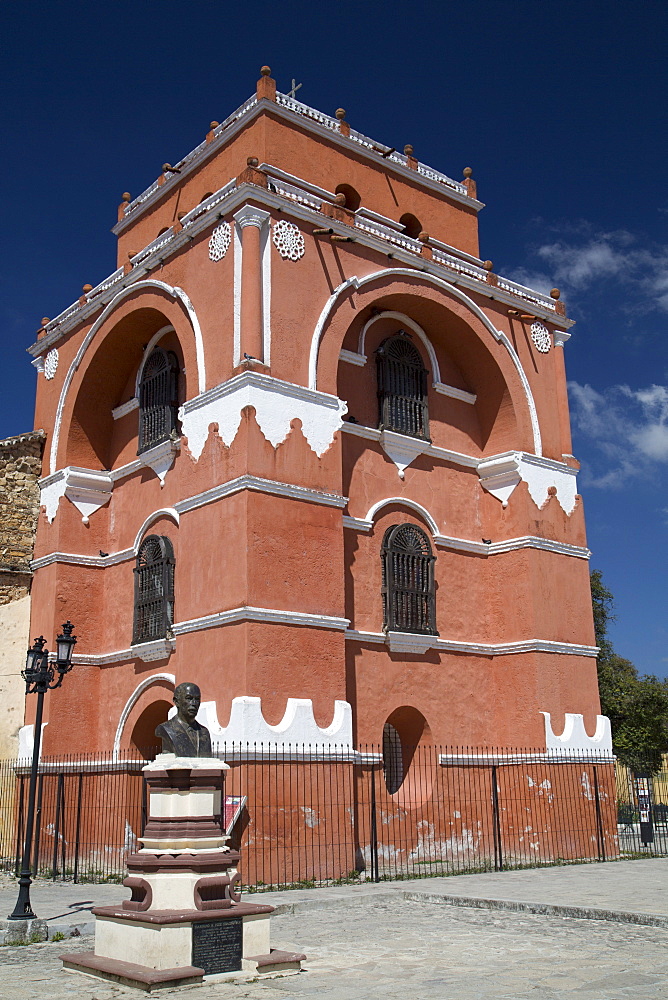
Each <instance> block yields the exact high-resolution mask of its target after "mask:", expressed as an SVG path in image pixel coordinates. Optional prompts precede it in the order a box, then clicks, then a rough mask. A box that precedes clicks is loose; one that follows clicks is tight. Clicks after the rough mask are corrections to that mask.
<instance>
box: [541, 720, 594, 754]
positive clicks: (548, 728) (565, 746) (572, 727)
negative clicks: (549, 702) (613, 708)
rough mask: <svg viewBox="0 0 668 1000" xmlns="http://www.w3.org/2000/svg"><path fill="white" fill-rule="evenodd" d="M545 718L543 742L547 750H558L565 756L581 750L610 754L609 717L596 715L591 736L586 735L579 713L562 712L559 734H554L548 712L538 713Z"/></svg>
mask: <svg viewBox="0 0 668 1000" xmlns="http://www.w3.org/2000/svg"><path fill="white" fill-rule="evenodd" d="M540 714H541V715H542V716H543V718H544V720H545V744H546V746H547V748H548V750H559V751H560V752H561V753H562V754H565V755H566V756H569V755H577V754H580V753H582V752H583V751H587V752H589V753H591V752H592V751H595V752H598V753H605V754H608V755H610V756H612V733H611V730H610V719H608V717H607V716H605V715H597V716H596V731H595V733H594V735H593V736H588V735H587V730H586V729H585V726H584V719H583V717H582V716H581V715H580V714H579V713H574V712H566V713H564V730H563V732H562V734H561V736H555V734H554V730H553V729H552V720H551V717H550V713H549V712H541V713H540Z"/></svg>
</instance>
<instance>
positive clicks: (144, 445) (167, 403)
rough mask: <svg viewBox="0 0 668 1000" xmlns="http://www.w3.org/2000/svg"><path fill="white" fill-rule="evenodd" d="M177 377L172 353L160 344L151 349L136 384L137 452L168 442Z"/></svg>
mask: <svg viewBox="0 0 668 1000" xmlns="http://www.w3.org/2000/svg"><path fill="white" fill-rule="evenodd" d="M178 379H179V366H178V361H177V359H176V355H175V354H174V353H173V352H172V351H164V350H163V349H162V348H161V347H156V348H155V350H154V351H151V353H150V355H149V356H148V358H147V359H146V364H145V365H144V370H143V372H142V377H141V383H140V386H139V447H138V448H137V454H138V455H141V453H142V452H144V451H147V450H148V449H149V448H153V447H154V445H156V444H162V442H163V441H168V440H169V439H170V437H172V436H173V435H174V433H175V432H176V420H177V418H176V413H177V410H178Z"/></svg>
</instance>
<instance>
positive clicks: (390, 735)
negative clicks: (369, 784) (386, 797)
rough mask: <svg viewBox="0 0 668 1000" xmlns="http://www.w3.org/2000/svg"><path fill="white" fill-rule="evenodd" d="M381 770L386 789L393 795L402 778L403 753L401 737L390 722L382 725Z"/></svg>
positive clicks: (399, 786) (397, 789) (398, 787)
mask: <svg viewBox="0 0 668 1000" xmlns="http://www.w3.org/2000/svg"><path fill="white" fill-rule="evenodd" d="M383 770H384V772H385V785H386V787H387V790H388V792H389V793H390V795H394V793H395V792H398V791H399V789H400V788H401V785H402V783H403V780H404V754H403V749H402V746H401V737H400V736H399V733H398V732H397V730H396V729H395V727H394V726H393V725H392V723H391V722H386V723H385V725H384V726H383Z"/></svg>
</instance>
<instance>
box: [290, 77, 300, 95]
mask: <svg viewBox="0 0 668 1000" xmlns="http://www.w3.org/2000/svg"><path fill="white" fill-rule="evenodd" d="M300 87H301V83H297V81H296V80H295V78H294V77H293V78H292V89H291V90H289V91H288V97H291V98H292V99H293V100H294V97H295V94H296V93H297V91H298V90H299V88H300Z"/></svg>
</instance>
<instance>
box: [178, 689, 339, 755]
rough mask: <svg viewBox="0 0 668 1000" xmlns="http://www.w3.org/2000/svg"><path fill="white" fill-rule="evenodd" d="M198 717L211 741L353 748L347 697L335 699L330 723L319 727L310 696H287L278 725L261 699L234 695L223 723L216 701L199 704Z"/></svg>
mask: <svg viewBox="0 0 668 1000" xmlns="http://www.w3.org/2000/svg"><path fill="white" fill-rule="evenodd" d="M197 719H198V721H199V722H200V723H201V724H202V725H204V726H206V727H207V729H208V730H209V732H210V733H211V742H212V744H214V745H215V744H217V745H218V746H220V745H221V744H228V745H229V744H231V743H244V744H245V743H251V744H253V743H258V744H264V745H265V746H266V745H267V744H271V746H272V750H274V748H276V749H281V748H287V747H288V746H289V747H290V749H291V750H293V751H295V752H296V753H299V752H300V751H301V752H308V751H309V750H314V749H316V748H317V749H318V750H319V751H320V750H325V751H327V750H331V751H335V750H336V751H338V752H340V751H341V750H342V749H345V748H349V749H352V745H353V715H352V708H351V707H350V705H349V704H348V702H347V701H335V702H334V717H333V719H332V722H331V724H330V725H329V726H327V727H326V728H325V729H321V728H320V726H318V724H317V723H316V721H315V718H314V716H313V702H312V701H311V699H310V698H288V700H287V705H286V709H285V714H284V716H283V718H282V719H281V721H280V722H279V723H278V725H277V726H270V725H269V724H268V723H267V722H265V720H264V716H263V715H262V699H261V698H251V697H248V696H245V697H242V698H233V699H232V707H231V709H230V719H229V722H228V724H227V725H226V726H225V727H223V726H221V725H220V723H219V721H218V714H217V711H216V702H215V701H205V702H203V703H202V704H201V705H200V710H199V712H198V714H197Z"/></svg>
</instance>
